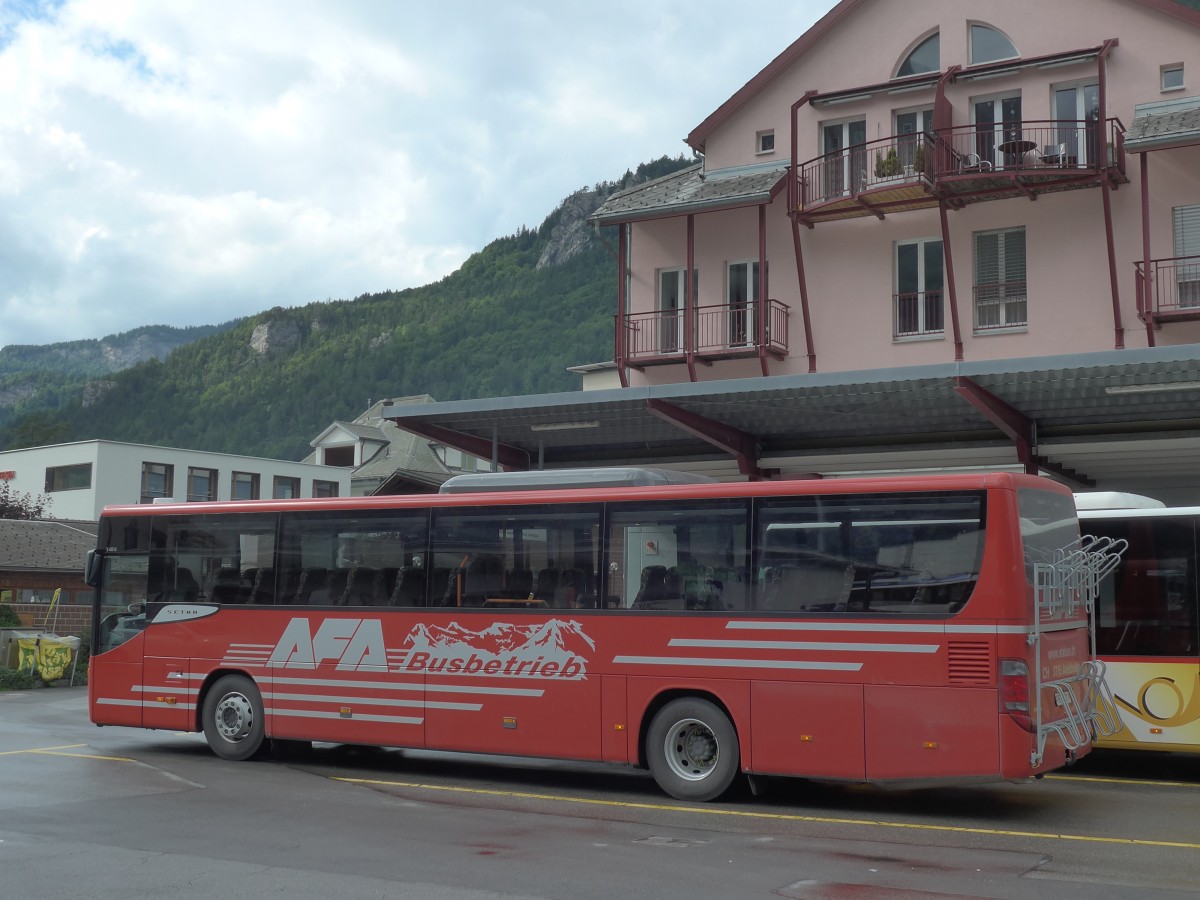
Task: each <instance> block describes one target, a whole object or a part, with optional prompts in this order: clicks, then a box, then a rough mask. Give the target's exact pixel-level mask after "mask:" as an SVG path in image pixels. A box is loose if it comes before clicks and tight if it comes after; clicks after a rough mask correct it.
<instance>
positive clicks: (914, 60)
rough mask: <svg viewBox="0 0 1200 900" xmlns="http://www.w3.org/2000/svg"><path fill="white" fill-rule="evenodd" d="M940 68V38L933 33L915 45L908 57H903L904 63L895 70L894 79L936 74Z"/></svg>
mask: <svg viewBox="0 0 1200 900" xmlns="http://www.w3.org/2000/svg"><path fill="white" fill-rule="evenodd" d="M941 66H942V42H941V36H940V35H939V34H938V33H937V32H936V31H935V32H934V33H933V34H931V35H930V36H929V37H927V38H925V40H923V41H921V43H919V44H917V46H916V47H914V48H913V49H912V52H911V53H909V54H908V56H906V57H904V62H902V63H900V68H899V69H897V70H896V77H897V78H903V77H905V76H906V75H921V74H924V73H925V72H936V71H938V70H939V69H940V68H941Z"/></svg>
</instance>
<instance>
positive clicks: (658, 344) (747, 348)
mask: <svg viewBox="0 0 1200 900" xmlns="http://www.w3.org/2000/svg"><path fill="white" fill-rule="evenodd" d="M759 314H760V305H759V304H758V303H756V302H749V303H722V304H717V305H715V306H699V307H697V308H696V309H695V312H694V314H693V317H692V324H693V328H692V329H691V331H690V333H689V330H688V329H687V328H686V327H685V326H686V324H687V321H686V319H685V318H684V312H683V310H678V309H668V310H654V311H652V312H637V313H628V314H627V315H626V316H625V322H624V337H625V346H624V351H625V358H626V359H627V360H629V361H630V362H631V363H638V364H643V365H645V364H664V363H671V362H683V361H684V359H685V358H686V357H687V353H688V350H689V345H691V347H690V349H691V350H692V352H693V353H694V355H695V356H696V358H697V359H702V360H714V359H732V358H735V357H741V356H757V355H760V354H761V353H767V354H770V355H772V356H775V357H780V358H782V357H784V356H787V353H788V328H789V316H790V310H789V308H788V306H787V305H786V304H784V303H780V302H779V301H778V300H768V301H767V303H766V314H767V319H766V321H765V322H764V323H762V324H763V326H764V327H763V329H762V333H761V334H760V331H759V320H758V316H759Z"/></svg>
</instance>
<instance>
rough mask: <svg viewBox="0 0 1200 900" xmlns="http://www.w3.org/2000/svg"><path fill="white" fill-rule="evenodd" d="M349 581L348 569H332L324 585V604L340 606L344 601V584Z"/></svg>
mask: <svg viewBox="0 0 1200 900" xmlns="http://www.w3.org/2000/svg"><path fill="white" fill-rule="evenodd" d="M349 580H350V570H349V569H334V570H333V571H332V572H330V573H329V580H328V581H327V582H326V583H325V602H326V603H327V604H330V605H332V606H341V605H342V603H343V602H344V601H345V599H346V583H347V582H348V581H349Z"/></svg>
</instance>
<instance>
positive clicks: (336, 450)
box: [321, 444, 354, 468]
mask: <svg viewBox="0 0 1200 900" xmlns="http://www.w3.org/2000/svg"><path fill="white" fill-rule="evenodd" d="M321 453H322V455H323V457H324V461H325V465H327V466H344V467H346V468H350V467H352V466H353V465H354V445H353V444H347V445H346V446H344V447H326V448H325V449H324V450H322V451H321Z"/></svg>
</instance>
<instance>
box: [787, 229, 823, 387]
mask: <svg viewBox="0 0 1200 900" xmlns="http://www.w3.org/2000/svg"><path fill="white" fill-rule="evenodd" d="M809 227H810V228H811V227H812V226H811V225H810V226H809ZM792 248H793V249H794V250H795V252H796V280H797V281H799V283H800V318H801V319H803V320H804V345H805V349H806V350H807V351H808V371H809V372H815V371H817V351H816V349H815V347H814V346H813V333H812V320H811V319H810V318H809V315H808V280H807V279H806V278H805V276H804V251H803V250H801V249H800V223H799V222H798V221H797V220H796V216H795V215H793V216H792Z"/></svg>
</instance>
